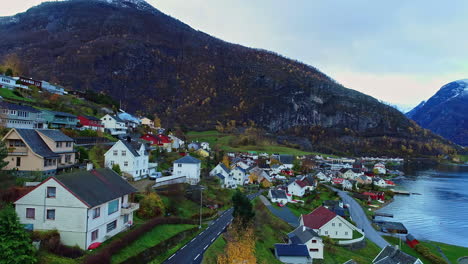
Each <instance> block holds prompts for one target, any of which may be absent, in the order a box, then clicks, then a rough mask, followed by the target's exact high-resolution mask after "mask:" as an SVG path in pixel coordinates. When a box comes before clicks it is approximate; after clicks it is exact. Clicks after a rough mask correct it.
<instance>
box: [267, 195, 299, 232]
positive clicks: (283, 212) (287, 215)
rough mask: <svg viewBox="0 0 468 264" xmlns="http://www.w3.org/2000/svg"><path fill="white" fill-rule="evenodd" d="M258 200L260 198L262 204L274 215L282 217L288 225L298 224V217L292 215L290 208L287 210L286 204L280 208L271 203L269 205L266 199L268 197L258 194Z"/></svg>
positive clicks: (295, 225)
mask: <svg viewBox="0 0 468 264" xmlns="http://www.w3.org/2000/svg"><path fill="white" fill-rule="evenodd" d="M260 200H262V202H263V204H264V205H265V206H266V207H267V208H268V210H270V212H271V213H272V214H274V215H275V216H276V217H278V218H280V219H282V220H283V221H285V222H286V223H288V224H289V225H290V226H292V227H294V228H296V227H298V226H299V218H298V217H297V216H296V215H294V214H293V213H292V212H291V210H289V208H288V207H286V206H285V207H281V208H277V207H274V206H273V205H271V203H270V201H268V199H267V198H266V197H265V196H263V195H260Z"/></svg>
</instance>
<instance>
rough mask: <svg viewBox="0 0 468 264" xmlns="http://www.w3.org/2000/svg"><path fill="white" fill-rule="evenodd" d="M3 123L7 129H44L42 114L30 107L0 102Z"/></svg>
mask: <svg viewBox="0 0 468 264" xmlns="http://www.w3.org/2000/svg"><path fill="white" fill-rule="evenodd" d="M0 113H1V116H0V118H1V123H2V125H3V126H5V127H7V128H29V129H33V128H44V123H45V120H44V118H43V117H42V112H41V111H40V110H37V109H35V108H33V107H31V106H28V105H19V104H13V103H9V102H5V101H0Z"/></svg>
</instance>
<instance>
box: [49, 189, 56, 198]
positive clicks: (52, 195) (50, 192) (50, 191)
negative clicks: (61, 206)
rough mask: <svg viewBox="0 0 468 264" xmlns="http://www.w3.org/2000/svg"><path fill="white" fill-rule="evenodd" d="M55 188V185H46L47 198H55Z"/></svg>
mask: <svg viewBox="0 0 468 264" xmlns="http://www.w3.org/2000/svg"><path fill="white" fill-rule="evenodd" d="M55 192H56V188H55V187H47V198H55V194H56V193H55Z"/></svg>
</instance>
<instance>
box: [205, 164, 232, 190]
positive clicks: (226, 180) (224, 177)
mask: <svg viewBox="0 0 468 264" xmlns="http://www.w3.org/2000/svg"><path fill="white" fill-rule="evenodd" d="M209 175H210V176H212V177H218V178H219V179H220V183H221V188H231V187H236V186H237V185H236V184H235V183H234V180H233V177H232V176H231V169H229V168H228V167H226V166H225V165H224V164H223V163H219V164H218V165H216V167H214V168H213V169H212V170H211V171H210V173H209Z"/></svg>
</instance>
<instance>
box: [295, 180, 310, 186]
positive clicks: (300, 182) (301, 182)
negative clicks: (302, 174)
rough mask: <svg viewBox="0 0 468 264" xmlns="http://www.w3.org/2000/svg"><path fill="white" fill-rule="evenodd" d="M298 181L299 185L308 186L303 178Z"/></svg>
mask: <svg viewBox="0 0 468 264" xmlns="http://www.w3.org/2000/svg"><path fill="white" fill-rule="evenodd" d="M296 183H297V185H299V187H301V188H304V187H306V186H307V182H305V181H303V180H302V181H301V180H296Z"/></svg>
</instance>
